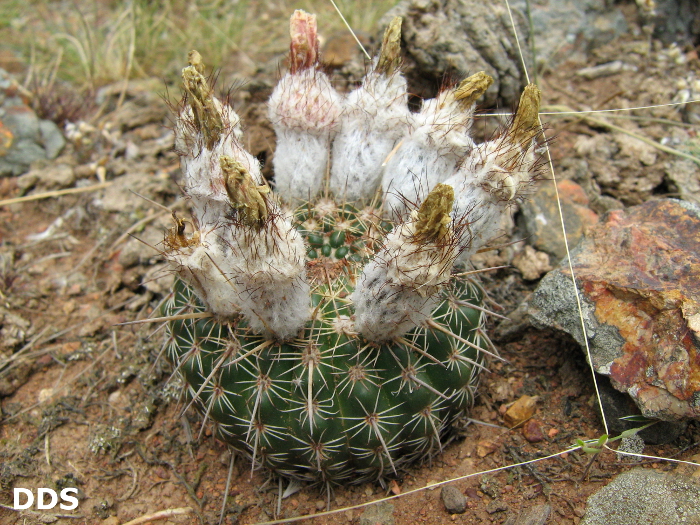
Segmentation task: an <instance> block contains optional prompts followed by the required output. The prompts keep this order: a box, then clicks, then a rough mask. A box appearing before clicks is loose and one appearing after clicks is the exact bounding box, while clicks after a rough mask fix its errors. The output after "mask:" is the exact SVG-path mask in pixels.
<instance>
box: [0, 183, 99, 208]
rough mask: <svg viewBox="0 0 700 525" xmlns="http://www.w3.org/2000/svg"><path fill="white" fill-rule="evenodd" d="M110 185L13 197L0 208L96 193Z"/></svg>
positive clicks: (3, 201) (93, 185)
mask: <svg viewBox="0 0 700 525" xmlns="http://www.w3.org/2000/svg"><path fill="white" fill-rule="evenodd" d="M111 185H112V181H107V182H100V183H98V184H92V185H90V186H84V187H82V188H68V189H65V190H56V191H47V192H45V193H35V194H34V195H25V196H24V197H15V198H12V199H5V200H2V201H0V206H8V205H10V204H17V203H18V202H30V201H38V200H42V199H50V198H52V197H61V196H62V195H73V194H76V193H87V192H89V191H97V190H102V189H104V188H107V187H109V186H111Z"/></svg>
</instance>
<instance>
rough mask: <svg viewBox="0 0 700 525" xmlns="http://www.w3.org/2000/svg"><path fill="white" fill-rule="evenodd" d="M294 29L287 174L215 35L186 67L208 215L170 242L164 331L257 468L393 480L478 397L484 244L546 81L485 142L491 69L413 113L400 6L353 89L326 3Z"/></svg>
mask: <svg viewBox="0 0 700 525" xmlns="http://www.w3.org/2000/svg"><path fill="white" fill-rule="evenodd" d="M291 33H292V45H291V56H290V63H291V68H290V71H289V72H288V73H287V74H286V75H284V76H283V78H282V79H281V81H280V82H279V84H278V85H277V87H276V88H275V90H274V92H273V94H272V96H271V98H270V103H269V107H270V117H271V119H272V122H273V125H274V127H275V130H276V132H277V136H278V145H277V150H276V153H275V157H274V168H275V183H276V191H274V192H273V191H271V189H270V188H269V187H268V185H267V183H266V181H265V180H264V179H263V177H262V175H261V170H260V166H259V163H258V161H257V160H256V159H255V158H254V157H253V156H252V155H250V154H249V153H248V152H246V151H245V149H244V148H243V146H242V145H241V137H242V129H241V125H240V121H239V118H238V116H237V115H236V113H235V112H234V111H233V109H231V108H230V107H228V106H227V105H225V104H222V103H221V102H220V101H219V100H218V99H217V98H216V97H215V96H214V95H213V93H212V89H211V87H210V86H209V85H208V83H207V81H206V79H205V77H204V76H203V66H202V60H201V57H200V56H199V54H198V53H196V52H191V53H190V56H189V62H190V65H189V66H188V67H186V68H185V69H184V70H183V82H184V96H183V100H182V104H181V107H180V110H179V114H178V116H177V120H176V126H175V134H176V147H177V150H178V152H179V154H180V156H181V164H182V171H183V175H184V180H183V181H182V189H183V192H184V193H185V195H186V196H187V197H188V199H189V201H190V203H191V208H192V218H191V220H185V219H182V218H180V217H178V216H176V215H175V214H174V213H173V220H174V226H173V228H172V229H171V230H170V231H169V232H167V234H166V236H165V240H164V243H163V244H164V251H163V253H164V254H165V256H166V258H167V260H168V261H169V262H170V263H171V266H172V269H173V271H174V272H175V274H176V275H177V279H176V284H175V289H174V291H173V293H172V294H171V295H170V296H169V297H168V299H167V301H166V303H165V304H164V306H163V308H162V311H163V315H164V316H167V317H169V321H168V323H167V341H166V345H165V348H166V349H167V354H168V356H169V359H171V360H172V362H173V363H174V364H175V366H176V370H177V371H178V372H179V373H180V374H182V376H183V377H184V378H185V380H186V382H187V385H188V387H187V389H188V395H189V399H190V404H193V405H196V406H197V407H198V408H199V409H200V410H201V411H202V412H203V413H204V414H205V419H208V418H211V419H212V420H213V421H215V422H216V424H217V431H218V436H220V437H221V438H222V439H223V440H225V441H226V442H228V443H229V444H230V445H231V446H233V447H234V448H235V449H236V450H238V451H241V452H242V453H244V454H245V455H247V456H248V457H250V458H251V460H252V463H253V467H257V466H263V467H266V468H267V469H269V471H271V472H272V473H273V474H275V475H277V476H281V477H284V478H295V479H301V480H307V481H313V482H323V483H326V484H327V485H328V486H330V485H331V484H338V483H345V482H362V481H366V480H371V479H375V480H376V479H378V480H382V479H384V478H385V477H387V476H392V475H396V474H398V473H399V470H400V469H401V468H402V467H403V466H405V465H406V464H408V463H410V462H412V461H416V460H422V459H425V458H429V457H431V456H432V455H434V454H436V453H438V452H439V451H441V450H442V448H443V447H444V445H445V443H446V441H447V440H448V439H449V438H450V435H451V433H450V431H451V428H452V426H453V424H454V423H455V422H456V421H459V420H460V419H461V418H463V417H464V415H465V414H466V413H467V411H468V410H469V408H470V407H471V405H472V403H473V400H474V395H475V390H476V386H477V382H478V374H479V371H480V369H482V368H483V367H484V359H485V358H484V354H485V353H487V348H488V347H489V346H492V345H490V342H489V341H488V338H487V337H486V335H485V333H484V330H483V320H484V319H483V317H484V309H483V308H482V307H480V306H479V305H480V304H481V302H482V299H483V292H482V290H481V288H480V286H479V285H478V284H477V283H475V282H474V281H473V280H472V276H471V275H470V272H469V271H468V261H467V259H468V257H469V256H470V255H471V254H473V253H474V252H475V251H476V250H477V249H478V248H479V247H481V246H483V245H484V244H485V243H486V242H487V241H488V240H490V237H492V236H493V234H494V232H495V230H494V225H495V224H497V222H498V217H499V215H500V214H503V213H506V212H507V210H508V208H509V207H510V206H511V205H512V204H513V203H514V202H516V201H518V200H520V199H522V198H523V197H524V196H525V195H526V194H527V193H528V191H529V189H530V188H531V186H532V185H533V184H534V183H535V182H536V180H537V179H538V178H539V175H538V168H539V163H538V149H537V142H536V139H537V136H538V133H539V127H538V119H537V112H538V108H539V90H538V89H537V88H536V87H535V86H533V85H530V86H528V87H527V88H526V89H525V91H524V93H523V96H522V98H521V103H520V106H519V108H518V111H517V113H516V116H515V117H514V119H513V121H512V122H511V124H510V126H508V127H507V128H505V129H504V130H503V132H502V133H501V134H499V135H498V136H496V137H495V138H494V139H493V140H490V141H488V142H486V143H484V144H481V145H476V144H475V143H474V142H473V140H472V139H471V138H470V136H469V133H468V131H469V124H470V121H471V117H472V114H473V111H474V103H475V101H476V100H477V99H478V98H479V96H480V95H481V94H482V93H483V92H484V91H485V90H486V89H487V88H488V86H489V85H490V78H489V77H488V76H487V75H485V74H483V73H479V74H477V75H474V76H472V77H470V78H468V79H467V80H465V81H464V82H462V83H461V84H459V85H458V86H456V87H455V88H452V89H447V90H445V91H443V92H442V93H441V94H440V95H439V96H438V97H437V98H436V99H435V100H429V101H426V102H425V104H424V109H423V110H422V111H421V112H420V113H415V114H414V113H411V112H409V111H408V108H407V105H406V100H407V96H406V82H405V80H404V79H403V78H402V76H401V73H400V67H399V65H400V61H399V58H398V57H399V50H398V42H399V41H400V19H396V20H394V21H393V22H392V24H391V25H390V27H389V29H388V30H387V33H386V36H385V38H384V44H383V46H382V50H381V52H380V55H379V57H377V58H376V59H375V60H374V61H373V62H372V63H371V65H370V68H369V71H368V73H367V76H366V78H365V80H364V82H363V84H362V85H361V86H360V87H359V88H358V89H357V90H355V91H353V92H351V93H350V94H348V95H347V96H343V95H341V94H339V93H337V92H336V91H335V90H334V89H333V87H332V86H331V84H330V81H329V80H328V78H327V77H326V75H325V74H324V73H323V72H322V71H321V69H320V68H319V64H318V41H317V37H316V22H315V17H313V16H311V15H308V14H306V13H304V12H301V11H297V12H295V13H294V15H293V16H292V19H291ZM387 158H388V159H389V160H388V161H387V160H386V159H387ZM329 159H330V164H329ZM377 196H380V197H381V199H378V198H377ZM380 201H383V206H381V205H380V204H381V203H380Z"/></svg>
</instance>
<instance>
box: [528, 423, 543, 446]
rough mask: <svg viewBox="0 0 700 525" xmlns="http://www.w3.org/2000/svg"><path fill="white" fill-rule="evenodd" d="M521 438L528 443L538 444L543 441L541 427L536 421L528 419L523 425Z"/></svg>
mask: <svg viewBox="0 0 700 525" xmlns="http://www.w3.org/2000/svg"><path fill="white" fill-rule="evenodd" d="M523 437H524V438H525V439H527V440H528V441H529V442H530V443H539V442H540V441H544V432H542V425H540V422H539V421H537V420H536V419H530V420H529V421H527V422H526V423H525V424H524V425H523Z"/></svg>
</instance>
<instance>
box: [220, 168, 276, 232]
mask: <svg viewBox="0 0 700 525" xmlns="http://www.w3.org/2000/svg"><path fill="white" fill-rule="evenodd" d="M219 164H220V165H221V169H222V171H223V172H224V185H225V186H226V193H227V194H228V198H229V200H230V202H231V207H233V208H235V209H236V210H238V213H239V215H240V219H241V222H243V224H245V225H246V226H258V227H259V226H261V225H262V224H263V223H264V222H265V220H266V219H267V202H266V201H265V198H264V197H263V195H264V194H266V193H269V192H270V188H268V187H267V186H258V185H256V184H255V181H254V180H253V177H252V176H251V175H250V172H249V171H248V170H247V169H246V167H245V166H244V165H243V164H242V163H241V162H239V161H238V160H236V159H234V158H233V157H229V156H227V155H222V156H221V157H220V158H219Z"/></svg>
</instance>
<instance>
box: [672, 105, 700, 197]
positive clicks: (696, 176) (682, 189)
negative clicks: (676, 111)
mask: <svg viewBox="0 0 700 525" xmlns="http://www.w3.org/2000/svg"><path fill="white" fill-rule="evenodd" d="M693 105H695V104H693ZM699 147H700V142H698V143H697V144H696V148H699ZM666 178H667V180H669V181H670V182H671V183H672V185H673V186H675V189H677V192H678V193H679V194H680V196H681V199H685V200H689V201H691V202H700V166H698V165H697V164H696V163H695V162H693V161H691V160H687V159H679V158H677V159H673V160H671V161H670V162H669V163H668V168H667V169H666Z"/></svg>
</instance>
